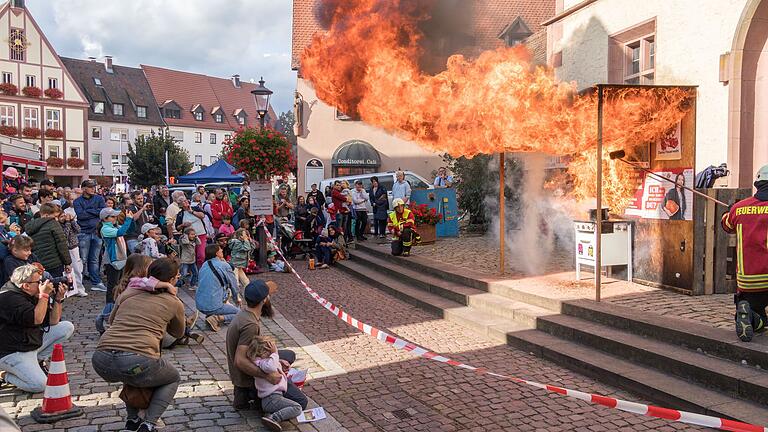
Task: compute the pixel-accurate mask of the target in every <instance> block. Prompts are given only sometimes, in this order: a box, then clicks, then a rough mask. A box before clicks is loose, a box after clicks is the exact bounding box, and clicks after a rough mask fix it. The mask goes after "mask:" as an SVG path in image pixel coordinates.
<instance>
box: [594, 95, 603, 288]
mask: <svg viewBox="0 0 768 432" xmlns="http://www.w3.org/2000/svg"><path fill="white" fill-rule="evenodd" d="M596 195H597V211H596V212H595V213H596V215H595V301H598V302H599V301H600V285H601V283H602V280H601V279H602V267H603V266H602V264H603V263H602V261H603V256H602V252H603V250H602V249H603V248H602V240H603V238H602V237H603V86H602V84H598V85H597V194H596Z"/></svg>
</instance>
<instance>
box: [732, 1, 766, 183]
mask: <svg viewBox="0 0 768 432" xmlns="http://www.w3.org/2000/svg"><path fill="white" fill-rule="evenodd" d="M730 58H731V62H730V63H731V64H730V72H731V73H730V81H729V88H730V89H729V92H730V97H729V104H728V105H729V113H728V117H729V122H728V125H729V127H728V166H729V168H730V169H731V172H732V175H731V179H730V182H729V183H730V186H731V187H737V186H738V187H751V186H752V182H753V180H754V174H755V171H757V169H758V168H759V167H760V166H762V165H764V164H768V0H749V1H748V2H747V4H746V6H745V7H744V11H743V12H742V15H741V19H740V21H739V26H738V28H737V29H736V34H735V37H734V40H733V46H732V49H731V55H730Z"/></svg>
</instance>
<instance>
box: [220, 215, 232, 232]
mask: <svg viewBox="0 0 768 432" xmlns="http://www.w3.org/2000/svg"><path fill="white" fill-rule="evenodd" d="M218 233H219V234H224V235H225V236H227V237H229V236H231V235H232V234H234V233H235V227H234V226H232V216H227V215H224V216H222V217H221V226H219V232H218Z"/></svg>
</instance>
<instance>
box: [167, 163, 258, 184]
mask: <svg viewBox="0 0 768 432" xmlns="http://www.w3.org/2000/svg"><path fill="white" fill-rule="evenodd" d="M234 170H235V167H233V166H232V165H230V164H228V163H227V161H225V160H223V159H219V160H218V161H216V163H214V164H213V165H211V166H209V167H208V168H205V169H202V170H200V171H198V172H195V173H192V174H188V175H185V176H181V177H179V178H178V182H179V183H192V184H201V183H220V182H232V183H241V182H242V181H243V179H244V176H243V175H242V174H234V173H233V172H232V171H234Z"/></svg>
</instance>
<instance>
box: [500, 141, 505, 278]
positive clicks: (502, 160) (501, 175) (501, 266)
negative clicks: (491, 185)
mask: <svg viewBox="0 0 768 432" xmlns="http://www.w3.org/2000/svg"><path fill="white" fill-rule="evenodd" d="M504 206H505V204H504V152H501V153H499V274H500V275H501V276H504V248H505V247H506V241H505V235H504Z"/></svg>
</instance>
